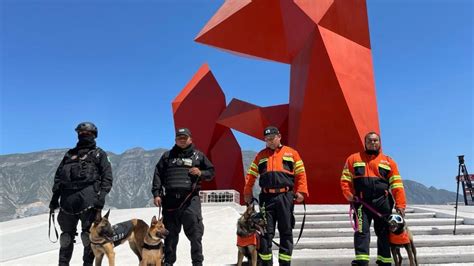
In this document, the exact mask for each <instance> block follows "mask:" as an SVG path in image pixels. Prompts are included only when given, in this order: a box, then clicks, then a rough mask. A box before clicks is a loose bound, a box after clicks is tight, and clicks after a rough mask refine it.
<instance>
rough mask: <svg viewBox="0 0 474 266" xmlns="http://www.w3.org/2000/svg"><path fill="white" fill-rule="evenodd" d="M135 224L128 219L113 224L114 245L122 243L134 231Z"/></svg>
mask: <svg viewBox="0 0 474 266" xmlns="http://www.w3.org/2000/svg"><path fill="white" fill-rule="evenodd" d="M132 228H133V224H132V221H131V220H130V221H126V222H122V223H118V224H114V225H113V226H112V230H113V231H114V235H113V236H112V241H113V242H114V246H118V245H120V243H121V242H122V240H124V239H125V238H127V237H129V236H130V234H131V233H132Z"/></svg>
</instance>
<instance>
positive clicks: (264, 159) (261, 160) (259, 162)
mask: <svg viewBox="0 0 474 266" xmlns="http://www.w3.org/2000/svg"><path fill="white" fill-rule="evenodd" d="M266 161H268V158H263V159H260V161H258V164H261V163H264V162H266Z"/></svg>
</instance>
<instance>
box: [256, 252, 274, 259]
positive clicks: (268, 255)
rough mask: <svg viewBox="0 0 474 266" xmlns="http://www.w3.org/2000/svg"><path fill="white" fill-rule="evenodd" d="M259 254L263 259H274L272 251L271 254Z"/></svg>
mask: <svg viewBox="0 0 474 266" xmlns="http://www.w3.org/2000/svg"><path fill="white" fill-rule="evenodd" d="M258 256H260V258H261V259H262V260H271V259H272V253H270V254H262V253H258Z"/></svg>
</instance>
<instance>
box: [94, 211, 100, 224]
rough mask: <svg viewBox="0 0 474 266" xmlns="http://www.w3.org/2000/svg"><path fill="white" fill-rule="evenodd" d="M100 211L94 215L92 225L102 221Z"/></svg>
mask: <svg viewBox="0 0 474 266" xmlns="http://www.w3.org/2000/svg"><path fill="white" fill-rule="evenodd" d="M101 212H102V211H100V210H98V211H97V212H96V213H95V221H94V223H95V224H99V223H100V220H102V213H101Z"/></svg>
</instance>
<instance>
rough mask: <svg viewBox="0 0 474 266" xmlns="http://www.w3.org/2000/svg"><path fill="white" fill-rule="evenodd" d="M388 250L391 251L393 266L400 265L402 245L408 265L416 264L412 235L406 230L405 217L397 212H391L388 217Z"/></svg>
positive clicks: (416, 265)
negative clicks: (408, 261) (406, 255)
mask: <svg viewBox="0 0 474 266" xmlns="http://www.w3.org/2000/svg"><path fill="white" fill-rule="evenodd" d="M387 222H388V226H389V232H390V235H389V240H390V250H391V251H392V257H393V261H394V263H395V266H400V265H402V255H401V254H400V248H401V247H404V248H405V249H406V251H407V254H408V259H409V260H410V266H418V261H417V259H416V248H415V244H414V243H413V235H412V234H411V232H410V230H408V227H407V224H406V222H405V219H403V217H402V216H400V215H398V214H392V215H390V216H389V217H388V220H387Z"/></svg>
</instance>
